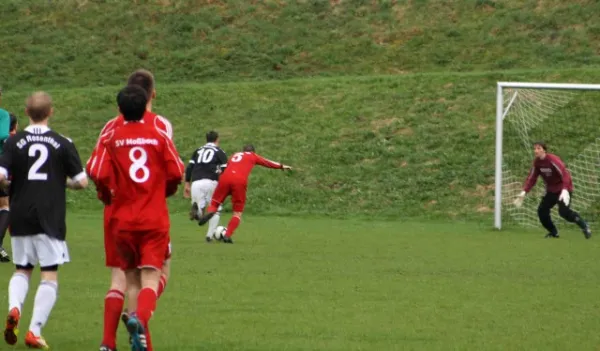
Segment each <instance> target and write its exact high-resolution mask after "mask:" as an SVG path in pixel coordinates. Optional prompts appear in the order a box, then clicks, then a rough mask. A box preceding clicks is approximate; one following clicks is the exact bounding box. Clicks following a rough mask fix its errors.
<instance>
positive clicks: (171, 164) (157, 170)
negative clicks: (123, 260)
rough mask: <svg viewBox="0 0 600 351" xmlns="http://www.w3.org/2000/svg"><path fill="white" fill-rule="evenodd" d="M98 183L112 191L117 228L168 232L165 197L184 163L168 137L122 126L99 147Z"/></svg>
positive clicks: (131, 124)
mask: <svg viewBox="0 0 600 351" xmlns="http://www.w3.org/2000/svg"><path fill="white" fill-rule="evenodd" d="M98 148H99V149H98V153H97V155H98V159H99V160H98V171H97V180H98V183H100V184H101V186H102V187H104V188H105V189H107V188H110V189H112V190H113V197H112V218H113V219H114V220H116V221H117V227H118V230H121V231H144V230H164V231H165V232H168V229H169V225H170V223H169V211H168V207H167V196H170V195H172V194H173V193H175V191H176V190H177V185H178V184H179V183H180V182H181V179H182V177H183V172H184V164H183V162H182V161H181V158H180V157H179V153H178V152H177V149H176V148H175V145H174V144H173V142H172V141H171V139H169V137H168V136H167V135H166V134H165V133H163V132H161V131H159V130H157V129H156V128H155V127H154V126H153V125H149V124H147V123H144V122H143V121H140V122H126V123H125V124H124V125H123V126H122V127H119V128H116V129H114V130H113V131H111V132H109V133H108V134H106V135H105V136H104V137H103V138H102V140H101V142H100V143H99V145H98Z"/></svg>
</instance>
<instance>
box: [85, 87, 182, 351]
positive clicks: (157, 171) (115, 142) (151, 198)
mask: <svg viewBox="0 0 600 351" xmlns="http://www.w3.org/2000/svg"><path fill="white" fill-rule="evenodd" d="M117 100H118V105H119V110H120V112H121V113H122V115H123V118H124V119H125V123H124V124H123V126H121V127H120V128H116V129H114V130H113V131H112V132H111V133H109V135H107V136H105V137H104V138H103V139H102V141H101V146H100V148H99V150H98V157H99V159H100V165H99V167H98V168H99V169H98V179H97V181H98V184H99V186H100V187H101V191H106V190H107V189H110V190H113V196H112V205H111V206H112V218H111V221H112V222H113V223H112V224H111V226H113V225H114V226H113V228H115V230H116V231H115V241H116V245H117V248H118V249H119V256H120V263H121V269H122V270H123V271H125V275H126V280H127V286H128V287H129V286H137V287H139V289H140V292H139V295H138V297H137V309H136V311H135V314H132V315H131V316H130V318H129V320H128V321H127V330H128V331H129V334H130V337H131V342H132V350H138V351H146V350H152V343H151V341H150V332H149V329H148V323H149V321H150V317H151V316H152V314H153V313H154V310H155V309H156V300H157V298H158V297H157V292H158V289H159V282H160V279H161V273H162V272H161V269H162V267H163V262H164V258H165V253H166V252H167V251H168V250H169V227H170V222H169V210H168V208H167V197H168V196H171V195H173V194H174V193H175V192H176V191H177V186H178V185H179V183H181V180H182V178H183V172H184V165H183V162H182V161H181V158H180V157H179V154H178V152H177V149H176V148H175V145H174V144H173V142H172V141H171V139H169V137H168V136H167V135H165V134H164V133H162V132H161V131H159V130H157V129H156V128H155V127H154V125H152V124H148V123H145V122H144V121H143V117H144V114H145V113H146V103H147V101H148V97H147V94H146V92H145V91H144V90H143V89H142V88H140V87H139V86H136V85H132V86H127V87H126V88H124V89H123V90H121V91H120V92H119V94H118V97H117Z"/></svg>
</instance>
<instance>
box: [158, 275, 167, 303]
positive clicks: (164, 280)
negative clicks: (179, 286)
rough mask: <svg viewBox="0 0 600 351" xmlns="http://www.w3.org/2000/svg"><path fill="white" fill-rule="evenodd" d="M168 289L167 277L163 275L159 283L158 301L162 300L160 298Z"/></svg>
mask: <svg viewBox="0 0 600 351" xmlns="http://www.w3.org/2000/svg"><path fill="white" fill-rule="evenodd" d="M166 287H167V277H165V275H164V274H163V275H161V276H160V281H159V282H158V291H157V292H156V299H160V296H161V295H162V294H163V292H164V291H165V288H166Z"/></svg>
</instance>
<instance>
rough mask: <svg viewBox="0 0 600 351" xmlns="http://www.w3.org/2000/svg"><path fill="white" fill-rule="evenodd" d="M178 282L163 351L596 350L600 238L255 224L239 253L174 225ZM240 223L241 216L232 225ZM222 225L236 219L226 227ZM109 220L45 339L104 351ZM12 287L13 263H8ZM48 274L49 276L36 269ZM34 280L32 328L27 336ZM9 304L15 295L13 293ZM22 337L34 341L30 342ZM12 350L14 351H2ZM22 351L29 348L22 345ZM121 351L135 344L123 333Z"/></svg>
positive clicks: (172, 288) (160, 329)
mask: <svg viewBox="0 0 600 351" xmlns="http://www.w3.org/2000/svg"><path fill="white" fill-rule="evenodd" d="M172 219H173V226H172V239H173V245H174V256H173V275H172V280H171V282H170V284H169V285H168V287H167V290H166V292H165V294H164V295H163V298H162V299H161V300H160V301H159V305H158V309H157V311H156V313H155V314H154V317H153V319H152V321H151V329H152V333H153V341H154V344H155V347H156V349H157V350H161V351H165V350H256V351H258V350H261V351H262V350H274V351H275V350H340V351H342V350H449V349H460V350H466V349H470V350H533V349H543V350H566V349H569V350H592V349H595V348H596V347H597V346H598V345H599V344H600V335H599V334H598V333H597V332H596V331H597V330H598V329H600V319H599V318H597V317H598V307H599V306H598V302H597V294H596V291H597V286H598V283H599V281H600V278H599V277H600V265H599V264H598V263H597V257H598V255H597V253H598V249H599V248H598V246H599V244H598V241H597V240H585V239H584V238H583V235H582V234H581V233H580V232H578V231H566V230H563V231H562V232H561V234H562V238H561V239H558V240H547V239H543V234H544V233H543V232H541V231H539V232H531V231H526V232H523V231H503V232H494V231H492V230H490V229H488V228H487V227H484V226H481V225H478V224H472V223H471V224H468V223H467V224H465V223H441V222H440V223H419V222H412V223H403V222H379V221H376V222H374V221H348V220H347V221H342V220H327V219H299V218H267V217H253V216H250V215H248V216H246V217H245V218H244V221H243V222H242V226H241V227H240V230H239V231H238V232H237V233H236V236H235V237H234V240H235V244H234V245H225V244H220V243H212V244H206V243H205V242H204V230H205V227H202V228H200V227H198V226H197V225H195V223H193V222H189V221H188V220H187V218H185V214H176V215H173V216H172ZM224 219H225V220H226V219H228V216H224ZM222 222H224V221H223V219H222ZM101 228H102V226H101V217H100V216H84V215H72V216H70V218H69V239H70V242H69V243H70V250H71V257H72V263H71V264H69V265H67V266H66V267H65V268H64V269H63V270H62V271H61V273H60V288H59V295H60V297H59V300H58V302H57V305H56V307H55V309H54V311H53V312H52V316H51V318H50V320H49V324H48V325H47V327H46V328H45V329H44V336H45V337H46V339H47V340H48V342H49V344H50V346H51V348H52V349H54V350H60V351H69V350H83V349H95V348H97V347H98V345H99V342H100V338H101V335H102V308H103V307H102V306H103V298H104V295H105V293H106V290H107V288H108V283H109V276H108V271H107V270H106V269H105V268H104V265H103V245H102V232H101ZM0 270H1V271H2V276H3V277H4V279H3V281H4V282H7V281H8V279H9V276H10V274H11V271H12V266H11V265H6V264H4V265H2V266H0ZM36 273H37V272H36ZM37 282H38V275H37V274H36V275H35V276H34V279H33V282H32V284H31V286H30V292H29V296H28V300H27V303H26V306H25V309H24V319H23V320H22V324H21V330H27V326H28V323H29V318H30V315H31V308H32V299H33V296H34V295H35V289H36V286H37ZM0 298H1V299H2V301H7V296H6V289H5V288H3V289H2V293H1V294H0ZM21 336H22V334H21ZM4 349H10V348H9V347H7V346H6V345H4V346H2V350H4ZM15 349H25V346H24V345H23V343H22V340H20V341H19V344H18V346H17V347H16V348H15ZM119 349H121V350H124V349H127V336H126V332H125V330H124V329H123V328H121V329H120V331H119Z"/></svg>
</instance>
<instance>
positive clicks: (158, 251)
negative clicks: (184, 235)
mask: <svg viewBox="0 0 600 351" xmlns="http://www.w3.org/2000/svg"><path fill="white" fill-rule="evenodd" d="M115 242H116V244H117V247H118V249H119V256H120V258H121V269H123V270H127V269H136V268H155V269H162V267H163V263H164V262H165V252H168V251H169V246H170V244H169V235H168V234H167V233H166V232H163V231H119V232H117V235H116V240H115Z"/></svg>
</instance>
